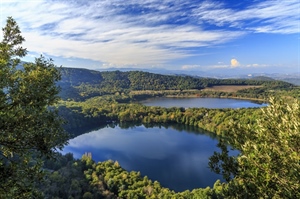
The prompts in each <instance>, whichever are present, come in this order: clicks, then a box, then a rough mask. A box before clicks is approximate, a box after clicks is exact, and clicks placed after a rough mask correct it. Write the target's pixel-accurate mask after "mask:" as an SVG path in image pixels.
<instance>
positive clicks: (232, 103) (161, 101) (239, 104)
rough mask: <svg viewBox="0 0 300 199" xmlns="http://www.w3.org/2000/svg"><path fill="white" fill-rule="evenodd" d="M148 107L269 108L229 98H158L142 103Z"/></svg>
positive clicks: (262, 104)
mask: <svg viewBox="0 0 300 199" xmlns="http://www.w3.org/2000/svg"><path fill="white" fill-rule="evenodd" d="M140 103H141V104H144V105H146V106H161V107H166V108H170V107H183V108H200V107H204V108H254V107H263V106H267V104H265V103H258V102H254V101H250V100H241V99H228V98H199V97H197V98H174V97H157V98H150V99H147V100H143V101H140Z"/></svg>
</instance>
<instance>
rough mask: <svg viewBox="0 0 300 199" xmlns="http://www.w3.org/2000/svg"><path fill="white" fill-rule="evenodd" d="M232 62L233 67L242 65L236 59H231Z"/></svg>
mask: <svg viewBox="0 0 300 199" xmlns="http://www.w3.org/2000/svg"><path fill="white" fill-rule="evenodd" d="M230 64H231V68H236V67H238V66H240V63H239V62H238V60H236V59H231V60H230Z"/></svg>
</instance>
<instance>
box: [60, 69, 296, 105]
mask: <svg viewBox="0 0 300 199" xmlns="http://www.w3.org/2000/svg"><path fill="white" fill-rule="evenodd" d="M61 72H62V80H61V81H60V82H58V85H59V86H61V87H62V92H61V96H62V98H63V99H73V100H77V101H80V100H85V99H88V98H90V97H94V96H103V95H110V94H115V93H116V92H119V93H129V92H130V91H145V90H150V91H168V90H179V91H183V90H190V89H195V90H201V89H203V88H207V87H212V86H216V85H255V86H261V87H259V88H253V89H249V91H248V96H253V94H258V95H259V94H261V93H262V92H264V91H268V90H276V89H289V88H293V85H292V84H290V83H287V82H283V81H276V80H255V79H254V80H251V79H213V78H196V77H190V76H175V75H160V74H153V73H149V72H141V71H130V72H120V71H110V72H98V71H92V70H87V69H74V68H62V69H61ZM247 90H248V89H247ZM240 94H241V95H243V94H244V93H243V91H241V92H240ZM251 94H252V95H251ZM246 96H247V91H246Z"/></svg>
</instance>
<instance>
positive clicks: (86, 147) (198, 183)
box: [63, 98, 267, 191]
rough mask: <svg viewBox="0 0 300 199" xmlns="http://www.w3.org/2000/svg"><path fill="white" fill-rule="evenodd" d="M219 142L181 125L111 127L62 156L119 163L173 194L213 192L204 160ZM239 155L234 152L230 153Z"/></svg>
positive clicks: (163, 101) (203, 103) (189, 103)
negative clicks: (85, 156) (209, 189)
mask: <svg viewBox="0 0 300 199" xmlns="http://www.w3.org/2000/svg"><path fill="white" fill-rule="evenodd" d="M140 103H142V104H144V105H147V106H162V107H184V108H189V107H205V108H249V107H263V106H267V104H264V103H262V104H259V103H257V102H252V101H247V100H238V99H223V98H152V99H149V100H145V101H142V102H140ZM217 143H218V140H217V139H216V137H215V135H214V134H208V133H205V132H204V131H201V130H199V129H197V128H192V127H188V126H183V125H173V126H167V127H153V128H146V127H145V126H134V125H133V127H129V128H128V127H127V128H120V126H118V125H111V126H106V127H104V128H101V129H99V130H95V131H92V132H90V133H86V134H83V135H80V136H78V137H76V138H74V139H71V140H70V141H69V145H68V146H66V147H65V148H64V150H63V153H67V152H71V153H73V154H74V156H75V157H76V158H81V156H82V155H83V154H84V153H86V152H91V153H92V157H93V159H94V160H95V161H97V162H98V161H105V160H109V159H111V160H114V161H116V160H117V161H118V162H119V163H120V164H121V166H122V167H123V168H125V169H126V170H128V171H132V170H134V171H140V172H141V174H142V175H147V176H148V177H149V178H150V179H151V180H153V181H154V180H157V181H159V182H160V183H161V184H162V185H163V186H165V187H168V188H170V189H172V190H175V191H183V190H186V189H189V190H192V189H194V188H199V187H202V188H203V187H206V186H213V184H214V182H215V181H216V180H217V179H221V176H220V175H217V174H215V173H213V172H211V171H210V169H209V168H208V161H209V160H208V158H209V157H210V156H211V155H213V153H214V151H219V149H218V148H217V147H216V145H217ZM232 153H235V154H237V152H236V151H234V152H232Z"/></svg>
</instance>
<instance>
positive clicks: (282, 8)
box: [0, 0, 300, 74]
mask: <svg viewBox="0 0 300 199" xmlns="http://www.w3.org/2000/svg"><path fill="white" fill-rule="evenodd" d="M0 14H1V15H0V20H1V26H2V27H4V26H5V21H6V19H7V17H8V16H12V17H13V18H14V19H15V20H16V21H17V23H18V25H19V27H20V29H21V32H22V35H23V36H24V37H25V39H26V41H25V43H24V46H25V47H26V48H27V49H28V55H27V56H26V58H25V59H24V60H25V61H32V60H33V59H34V57H38V56H40V55H41V54H42V55H44V56H46V57H49V58H52V59H54V61H55V64H57V65H62V66H65V67H77V68H88V69H95V70H98V69H107V68H112V67H113V68H150V69H151V68H158V69H167V70H182V71H188V70H189V71H229V72H235V71H238V70H239V71H245V72H248V73H256V72H265V73H277V72H278V73H293V74H295V73H296V74H297V73H298V74H299V73H300V1H299V0H243V1H238V0H126V1H125V0H27V1H26V0H19V1H15V0H0ZM1 34H2V33H1ZM0 36H1V38H2V35H0Z"/></svg>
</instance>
